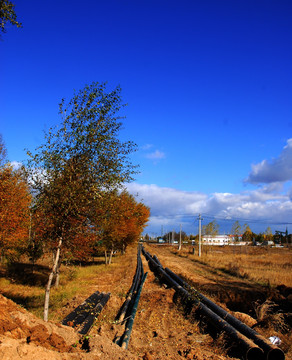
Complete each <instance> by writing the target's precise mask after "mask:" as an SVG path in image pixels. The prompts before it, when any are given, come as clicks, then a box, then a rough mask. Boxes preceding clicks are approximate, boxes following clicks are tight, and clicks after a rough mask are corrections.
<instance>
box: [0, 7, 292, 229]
mask: <svg viewBox="0 0 292 360" xmlns="http://www.w3.org/2000/svg"><path fill="white" fill-rule="evenodd" d="M13 2H14V3H15V5H16V7H15V10H16V13H17V14H18V20H19V21H21V22H22V23H23V28H22V29H17V28H14V27H12V26H10V27H8V28H7V33H6V34H4V35H3V36H2V41H1V42H0V53H1V57H0V78H1V80H0V133H2V135H3V139H4V141H5V143H6V147H7V150H8V156H9V159H10V161H17V162H21V161H24V160H25V158H26V153H25V150H24V149H26V148H27V149H29V150H34V149H35V148H36V147H37V146H38V145H40V144H41V143H42V142H43V130H48V129H49V128H50V127H51V126H54V125H56V124H58V123H59V122H60V118H59V116H58V104H59V102H60V101H61V99H62V98H66V99H68V100H69V99H70V98H71V97H72V95H73V91H74V89H75V90H78V89H81V88H83V87H84V85H85V84H89V83H91V82H92V81H99V82H103V81H107V82H108V84H109V87H116V86H117V85H120V86H121V88H122V97H123V100H124V102H126V103H127V104H128V106H127V108H126V109H125V115H126V119H125V121H124V130H123V132H122V133H121V136H122V138H123V139H126V140H133V141H134V142H136V143H137V144H138V147H139V151H138V152H136V153H135V154H134V155H133V156H132V160H133V162H134V163H137V164H139V165H140V174H139V175H137V177H136V181H135V182H134V183H132V184H129V186H128V189H129V190H130V191H131V192H133V193H134V194H136V193H138V194H139V199H143V201H144V203H145V204H146V205H148V206H150V208H151V219H150V222H149V226H148V228H147V229H146V232H149V233H151V234H160V233H161V227H162V226H163V227H164V231H170V230H173V229H174V230H176V231H178V229H179V225H180V224H182V226H183V229H184V230H185V231H187V232H188V233H189V232H196V231H197V221H196V217H197V215H198V214H199V213H202V214H204V216H205V220H204V222H203V223H207V222H209V221H211V220H212V219H213V218H214V217H215V218H217V219H218V220H220V223H222V229H221V232H223V231H226V232H228V227H229V226H230V224H232V222H234V221H235V220H237V219H238V220H240V221H241V222H242V223H243V222H248V223H249V224H250V226H251V228H252V229H254V231H264V230H265V229H266V228H267V226H271V227H272V229H280V230H282V229H284V230H285V228H286V226H287V225H288V229H289V231H290V232H291V231H292V225H290V224H291V223H292V202H291V199H292V182H291V180H292V82H291V80H292V67H291V64H292V46H291V38H292V2H291V1H290V0H274V1H271V0H263V1H261V0H256V1H255V0H230V1H229V0H222V1H217V0H214V1H211V0H182V1H180V2H178V1H172V0H163V1H162V0H156V1H152V0H147V1H146V0H139V1H134V0H107V1H99V0H84V1H83V2H82V3H80V1H75V0H71V1H69V0H58V1H56V0H51V1H36V0H27V1H25V2H24V1H20V0H14V1H13ZM182 215H187V216H182ZM224 219H225V220H224ZM246 220H248V221H246Z"/></svg>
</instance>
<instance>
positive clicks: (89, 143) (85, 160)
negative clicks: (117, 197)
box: [28, 82, 136, 321]
mask: <svg viewBox="0 0 292 360" xmlns="http://www.w3.org/2000/svg"><path fill="white" fill-rule="evenodd" d="M123 106H124V105H123V104H122V100H121V89H120V87H116V88H115V89H113V90H111V91H108V90H107V84H106V83H97V82H93V83H92V84H90V85H87V86H85V87H84V88H83V89H82V90H80V91H78V92H75V94H74V96H73V97H72V99H71V100H70V101H69V102H67V103H66V102H65V100H64V99H63V100H62V101H61V103H60V105H59V114H60V116H61V124H60V126H59V127H58V128H51V129H50V130H49V131H48V132H47V133H46V134H45V142H44V144H43V145H41V146H40V147H39V148H37V149H36V152H35V153H34V154H32V153H30V152H28V154H29V155H30V160H29V162H28V168H29V169H30V179H31V182H32V186H33V190H34V195H35V206H36V207H39V208H41V212H42V213H43V214H44V217H45V218H47V219H48V221H47V223H45V227H46V229H45V230H46V238H47V239H48V241H49V242H50V243H51V244H53V245H54V249H55V261H54V264H53V267H52V271H51V274H50V276H49V279H48V283H47V287H46V296H45V306H44V320H45V321H47V320H48V308H49V297H50V288H51V284H52V281H53V278H54V275H55V274H56V272H57V270H58V269H59V260H60V256H61V251H62V248H63V247H70V241H71V239H72V238H74V237H75V236H74V235H76V234H80V231H82V229H83V228H84V229H85V228H88V226H90V217H91V213H92V208H93V204H94V203H95V202H96V201H98V198H99V194H100V191H101V190H102V191H104V190H105V189H112V188H117V187H119V186H120V185H121V184H122V183H123V182H129V181H131V180H133V177H132V176H133V175H134V174H135V173H136V167H135V166H134V165H132V163H131V162H130V160H129V154H130V153H131V152H133V151H135V149H136V145H135V144H134V143H133V142H131V141H126V142H122V141H121V140H120V139H119V133H120V130H121V126H122V122H121V120H122V119H123V118H122V117H120V116H119V113H120V111H121V108H122V107H123Z"/></svg>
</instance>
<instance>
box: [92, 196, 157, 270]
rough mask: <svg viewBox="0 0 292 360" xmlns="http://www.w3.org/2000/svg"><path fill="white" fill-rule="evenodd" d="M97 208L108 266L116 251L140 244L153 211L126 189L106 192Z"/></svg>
mask: <svg viewBox="0 0 292 360" xmlns="http://www.w3.org/2000/svg"><path fill="white" fill-rule="evenodd" d="M97 205H98V208H97V209H96V217H95V224H96V225H95V227H96V232H97V234H98V240H99V241H100V243H101V244H102V247H103V249H104V251H105V261H106V264H110V263H111V259H112V255H113V252H114V251H116V250H121V251H122V252H125V250H126V248H127V246H128V245H130V244H132V243H135V242H137V241H138V239H139V236H140V235H141V233H142V231H143V229H144V227H145V225H146V223H147V221H148V218H149V215H150V211H149V208H148V207H146V206H145V205H144V204H142V203H140V202H137V201H136V200H135V198H134V196H133V195H130V194H129V193H128V192H127V191H126V190H123V191H122V192H121V193H118V192H117V191H116V190H115V191H112V192H105V193H104V194H103V197H102V199H100V200H99V201H98V203H97Z"/></svg>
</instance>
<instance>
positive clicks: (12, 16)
mask: <svg viewBox="0 0 292 360" xmlns="http://www.w3.org/2000/svg"><path fill="white" fill-rule="evenodd" d="M14 7H15V5H14V4H13V3H12V2H11V1H9V0H0V32H2V33H5V32H6V27H7V23H10V24H11V25H15V26H17V27H22V24H21V23H20V22H18V21H17V15H16V13H15V10H14ZM0 39H1V35H0Z"/></svg>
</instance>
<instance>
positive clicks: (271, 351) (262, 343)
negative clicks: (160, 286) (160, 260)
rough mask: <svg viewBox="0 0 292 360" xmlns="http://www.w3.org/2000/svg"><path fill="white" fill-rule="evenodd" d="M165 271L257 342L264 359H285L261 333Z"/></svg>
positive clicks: (281, 352)
mask: <svg viewBox="0 0 292 360" xmlns="http://www.w3.org/2000/svg"><path fill="white" fill-rule="evenodd" d="M165 272H166V273H167V274H168V275H169V276H170V277H171V278H173V279H174V280H175V281H176V282H177V283H178V284H180V285H181V286H183V287H184V288H185V289H187V290H188V291H189V292H190V294H191V296H192V298H193V297H195V298H197V299H199V300H200V301H201V302H202V303H203V304H205V305H206V306H208V307H209V308H210V309H211V310H212V311H214V312H215V313H216V314H217V315H219V316H221V318H222V319H224V320H226V321H227V322H228V323H229V324H230V325H232V326H233V327H234V328H235V329H236V330H238V331H240V332H241V333H242V334H243V335H245V336H246V337H248V338H249V339H251V340H253V341H254V343H255V344H257V345H258V346H259V347H260V348H261V349H263V351H264V354H265V357H266V359H268V360H283V359H285V355H284V353H283V351H282V350H281V349H279V348H278V347H277V346H275V345H273V344H272V343H271V342H270V341H269V340H267V339H266V338H264V337H263V336H262V335H260V334H258V333H257V332H256V331H255V330H254V329H252V328H250V327H249V326H247V325H246V324H244V323H242V322H241V321H240V320H238V319H237V318H236V317H234V316H232V315H231V314H229V313H228V312H227V311H226V310H224V309H222V308H221V307H220V306H218V305H216V304H215V303H214V302H213V301H211V300H210V299H208V298H207V297H206V296H204V295H203V294H201V293H199V292H198V291H197V290H195V289H193V288H192V287H191V286H190V285H189V284H188V283H187V282H185V281H184V280H182V279H181V278H180V277H179V276H178V275H177V274H175V273H174V272H172V271H171V270H170V269H168V268H165Z"/></svg>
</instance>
